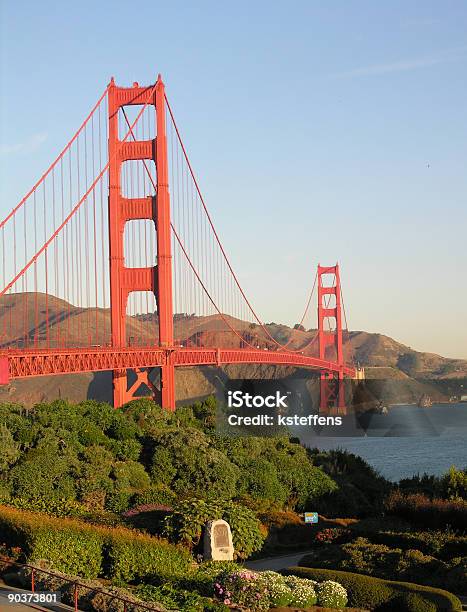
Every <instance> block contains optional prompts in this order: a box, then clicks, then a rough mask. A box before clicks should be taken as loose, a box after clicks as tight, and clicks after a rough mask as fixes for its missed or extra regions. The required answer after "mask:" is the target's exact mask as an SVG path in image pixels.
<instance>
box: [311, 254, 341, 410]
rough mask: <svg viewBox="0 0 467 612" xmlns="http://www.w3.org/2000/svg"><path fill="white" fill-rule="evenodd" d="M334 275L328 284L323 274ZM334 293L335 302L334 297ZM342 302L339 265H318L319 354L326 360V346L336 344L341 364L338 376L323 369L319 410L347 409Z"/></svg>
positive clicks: (338, 362)
mask: <svg viewBox="0 0 467 612" xmlns="http://www.w3.org/2000/svg"><path fill="white" fill-rule="evenodd" d="M328 275H331V276H332V277H333V284H332V285H330V286H329V285H328V286H325V285H324V280H323V276H328ZM333 296H334V303H333V304H332V305H331V300H332V299H333ZM341 306H342V304H341V285H340V276H339V264H336V265H335V266H321V265H318V344H319V357H320V359H326V348H327V347H328V346H333V347H334V348H335V353H336V361H337V364H338V366H339V371H338V373H337V378H335V376H334V374H333V373H332V372H322V373H321V380H320V410H322V411H325V412H327V411H329V409H334V410H336V409H337V410H338V411H342V412H345V409H346V406H345V387H344V352H343V342H342V307H341ZM332 319H334V320H335V327H334V329H333V328H332V326H331V325H330V326H329V327H330V328H331V331H330V330H329V329H328V330H326V329H325V327H326V323H327V322H329V320H332Z"/></svg>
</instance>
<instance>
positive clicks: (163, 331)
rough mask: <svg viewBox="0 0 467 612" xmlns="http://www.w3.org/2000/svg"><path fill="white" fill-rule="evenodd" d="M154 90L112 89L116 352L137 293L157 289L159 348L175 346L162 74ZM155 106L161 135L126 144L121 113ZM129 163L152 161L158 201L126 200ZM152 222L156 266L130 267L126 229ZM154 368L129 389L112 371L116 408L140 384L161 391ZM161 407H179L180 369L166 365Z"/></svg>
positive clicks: (112, 296) (145, 370)
mask: <svg viewBox="0 0 467 612" xmlns="http://www.w3.org/2000/svg"><path fill="white" fill-rule="evenodd" d="M151 89H153V87H139V86H138V84H136V83H135V85H134V86H133V87H129V88H126V87H117V86H116V85H115V83H114V81H113V79H112V81H111V83H110V86H109V90H108V91H109V98H108V99H109V228H110V246H109V250H110V308H111V326H112V346H113V348H119V349H121V348H123V347H125V346H126V345H127V341H126V310H127V302H128V296H129V294H130V293H131V292H133V291H152V292H153V293H154V295H155V297H156V303H157V313H158V318H159V338H158V344H159V346H160V347H163V348H170V347H172V346H173V304H172V252H171V231H170V198H169V185H168V160H167V136H166V128H165V93H164V83H163V82H162V79H161V76H160V75H159V77H158V80H157V84H156V87H155V90H154V93H153V94H152V99H150V100H149V102H147V100H148V95H149V94H150V92H151ZM145 103H148V105H152V106H154V110H155V113H156V137H155V139H154V140H146V141H136V140H135V141H131V140H129V141H121V140H119V137H118V111H119V109H120V108H121V107H123V106H127V105H132V104H137V105H142V104H145ZM129 160H153V161H154V163H155V166H156V173H157V185H156V187H157V189H156V195H155V196H154V197H152V196H148V197H145V198H126V197H123V195H122V191H121V170H122V164H123V163H124V162H126V161H129ZM136 219H150V220H152V221H153V222H154V224H155V229H156V232H157V265H156V266H154V267H151V268H127V267H126V266H125V258H124V229H125V224H126V222H127V221H130V220H136ZM149 371H150V368H140V369H138V370H136V376H137V378H136V382H135V383H134V384H132V385H131V387H129V388H128V379H127V370H126V369H122V370H114V371H113V399H114V406H115V407H117V406H121V405H122V404H124V403H125V402H128V401H130V400H131V399H133V398H134V397H135V393H136V392H137V390H138V389H139V387H140V385H141V384H145V385H146V386H147V387H148V388H149V389H151V390H153V391H154V392H156V391H157V390H156V389H155V388H154V386H153V384H152V383H151V381H150V380H149V377H148V374H149ZM161 404H162V406H163V407H164V408H168V409H170V410H174V409H175V369H174V366H173V365H170V364H163V365H161Z"/></svg>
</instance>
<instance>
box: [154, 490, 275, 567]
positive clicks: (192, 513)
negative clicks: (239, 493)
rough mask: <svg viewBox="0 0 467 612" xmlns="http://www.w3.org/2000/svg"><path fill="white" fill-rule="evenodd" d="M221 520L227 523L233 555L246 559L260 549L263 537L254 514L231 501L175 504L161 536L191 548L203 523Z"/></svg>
mask: <svg viewBox="0 0 467 612" xmlns="http://www.w3.org/2000/svg"><path fill="white" fill-rule="evenodd" d="M215 519H224V520H225V521H227V522H228V523H229V524H230V527H231V530H232V540H233V545H234V549H235V553H236V555H237V556H238V557H239V558H242V559H246V558H248V557H249V556H250V555H251V554H252V553H253V552H256V551H258V550H260V549H261V546H262V544H263V541H264V535H263V533H262V531H261V524H260V522H259V521H258V519H257V518H256V516H255V515H254V513H253V512H252V511H251V510H250V509H249V508H246V507H245V506H242V505H241V504H236V503H234V502H225V503H221V502H217V501H206V500H203V499H196V498H189V499H185V500H183V501H181V502H179V503H177V504H176V505H175V506H174V508H173V512H172V513H171V514H170V515H169V516H167V518H166V521H165V535H166V536H167V537H169V539H170V540H172V541H177V542H181V543H183V544H184V545H185V546H188V547H189V548H191V549H193V548H195V547H196V546H197V545H198V544H199V542H200V540H201V535H202V531H203V527H204V525H205V524H206V522H207V521H210V520H215Z"/></svg>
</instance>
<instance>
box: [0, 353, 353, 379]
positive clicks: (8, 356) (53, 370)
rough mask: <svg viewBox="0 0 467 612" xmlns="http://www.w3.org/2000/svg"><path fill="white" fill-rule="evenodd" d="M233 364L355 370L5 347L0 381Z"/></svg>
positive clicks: (287, 358) (287, 357)
mask: <svg viewBox="0 0 467 612" xmlns="http://www.w3.org/2000/svg"><path fill="white" fill-rule="evenodd" d="M232 363H266V364H273V365H288V366H295V367H301V368H306V369H311V370H317V371H324V372H333V373H338V372H339V371H341V369H342V373H343V374H344V376H348V377H354V376H355V369H354V368H351V367H348V366H344V367H343V368H341V366H340V365H339V364H338V363H335V362H333V361H327V360H325V359H318V358H317V357H308V356H307V355H302V354H301V353H295V352H290V351H266V350H260V349H220V348H183V347H171V348H160V347H125V348H121V349H116V348H112V347H92V348H75V349H35V350H29V349H28V350H20V349H7V350H2V351H0V384H8V382H9V381H10V379H14V378H25V377H28V376H51V375H54V374H71V373H77V372H98V371H105V370H119V369H120V370H124V369H134V368H148V367H158V366H162V365H173V366H176V367H182V366H186V367H187V366H201V365H216V366H222V365H224V364H232Z"/></svg>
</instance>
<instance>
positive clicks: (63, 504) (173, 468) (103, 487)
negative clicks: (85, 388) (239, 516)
mask: <svg viewBox="0 0 467 612" xmlns="http://www.w3.org/2000/svg"><path fill="white" fill-rule="evenodd" d="M214 415H215V401H214V400H212V398H211V399H208V400H206V401H205V402H197V403H195V404H194V405H193V406H192V407H181V408H178V409H177V410H176V411H175V413H169V412H168V411H164V410H162V409H161V408H160V407H159V406H157V405H156V404H155V403H154V402H153V401H152V400H150V399H147V398H146V399H139V400H136V401H134V402H131V403H130V404H128V405H127V406H125V407H124V408H123V409H122V410H113V409H112V408H111V407H110V406H109V405H108V404H106V403H103V402H96V401H85V402H81V403H79V404H72V403H70V402H67V401H64V400H59V401H55V402H52V403H50V404H38V405H36V406H35V407H34V408H33V409H31V410H26V409H24V408H23V407H22V406H19V405H14V404H2V405H0V441H1V442H2V444H3V449H4V451H3V453H2V457H1V458H0V502H2V501H3V502H4V503H8V502H11V503H12V504H16V505H18V502H17V500H18V499H20V500H21V504H20V505H21V506H22V507H26V506H27V504H30V507H31V508H32V507H37V508H38V509H39V506H40V509H41V510H43V511H46V512H49V513H50V514H61V515H67V514H70V515H79V514H83V513H84V512H86V511H92V512H99V511H108V512H113V513H115V514H120V513H123V512H125V511H127V510H128V509H130V508H132V507H133V506H137V505H141V504H147V503H159V504H165V505H170V504H171V503H173V502H174V501H175V498H180V497H185V496H187V495H191V496H193V497H198V498H209V497H215V498H219V499H223V500H233V499H235V500H237V501H243V502H245V504H248V505H250V506H254V505H255V504H257V505H259V506H261V505H262V506H264V507H268V506H270V505H271V504H272V505H275V506H276V507H277V508H283V507H284V506H285V507H287V508H290V509H300V510H305V509H309V508H312V507H313V508H315V507H316V503H317V502H318V501H319V500H321V499H322V498H323V497H324V496H326V495H329V494H330V493H332V492H334V491H336V490H337V485H336V483H335V482H334V480H333V479H332V478H331V477H330V476H328V475H326V474H325V473H324V471H323V470H321V469H320V468H318V467H316V466H314V465H313V462H312V461H311V460H310V458H309V457H308V454H307V451H306V450H305V449H304V448H302V447H301V446H300V445H299V444H295V443H292V442H290V440H289V439H288V438H286V437H282V438H244V439H232V438H220V437H218V436H217V435H216V434H215V432H214V430H213V425H214V420H213V419H214ZM71 502H77V504H78V505H77V506H74V510H73V512H69V511H68V510H69V509H70V508H71V505H70V503H71ZM79 505H81V510H82V511H83V512H80V508H79Z"/></svg>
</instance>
